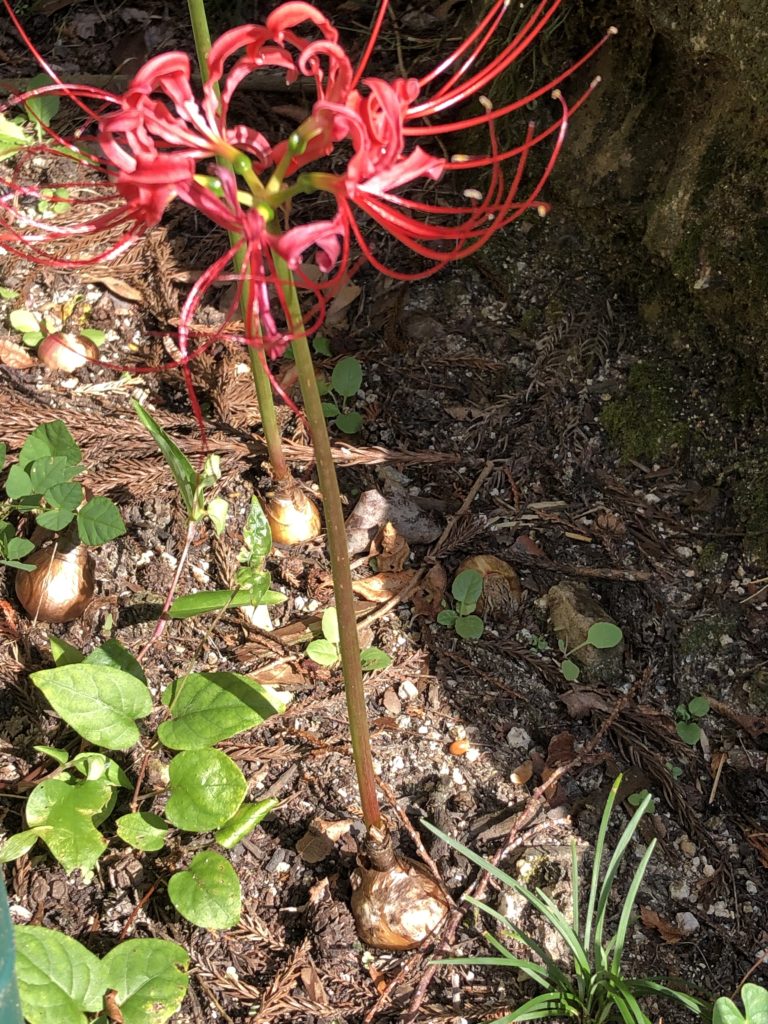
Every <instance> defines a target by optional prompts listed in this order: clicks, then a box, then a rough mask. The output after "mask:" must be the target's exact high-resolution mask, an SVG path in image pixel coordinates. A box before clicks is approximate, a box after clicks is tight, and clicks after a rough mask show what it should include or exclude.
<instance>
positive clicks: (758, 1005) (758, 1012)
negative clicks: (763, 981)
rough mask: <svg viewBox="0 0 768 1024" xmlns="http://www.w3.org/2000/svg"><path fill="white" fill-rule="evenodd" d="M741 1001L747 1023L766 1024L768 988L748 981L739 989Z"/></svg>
mask: <svg viewBox="0 0 768 1024" xmlns="http://www.w3.org/2000/svg"><path fill="white" fill-rule="evenodd" d="M741 1001H742V1002H743V1003H744V1009H745V1010H746V1011H747V1020H748V1021H749V1024H768V988H763V986H762V985H755V984H753V983H752V982H751V981H748V982H747V984H746V985H744V986H743V987H742V989H741Z"/></svg>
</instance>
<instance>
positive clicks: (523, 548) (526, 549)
mask: <svg viewBox="0 0 768 1024" xmlns="http://www.w3.org/2000/svg"><path fill="white" fill-rule="evenodd" d="M512 550H513V551H517V552H518V553H520V554H523V555H528V556H529V557H530V558H546V557H547V556H546V554H545V553H544V549H543V548H542V547H540V546H539V545H538V544H537V543H536V541H535V540H532V539H531V537H529V536H528V534H527V533H521V534H520V536H519V537H516V538H515V543H514V544H513V545H512Z"/></svg>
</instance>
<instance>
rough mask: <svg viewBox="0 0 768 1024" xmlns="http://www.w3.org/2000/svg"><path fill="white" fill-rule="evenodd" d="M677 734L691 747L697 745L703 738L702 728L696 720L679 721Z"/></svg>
mask: <svg viewBox="0 0 768 1024" xmlns="http://www.w3.org/2000/svg"><path fill="white" fill-rule="evenodd" d="M676 728H677V735H678V736H679V737H680V739H681V740H682V741H683V743H687V744H688V746H689V747H695V746H696V744H697V743H698V742H699V740H700V739H701V729H700V728H699V726H698V725H697V724H696V723H695V722H678V723H677V726H676Z"/></svg>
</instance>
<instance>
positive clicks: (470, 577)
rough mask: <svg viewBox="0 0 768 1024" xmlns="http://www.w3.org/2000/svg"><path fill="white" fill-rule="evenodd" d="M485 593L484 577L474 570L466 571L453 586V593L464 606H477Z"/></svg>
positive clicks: (458, 576) (456, 579) (455, 580)
mask: <svg viewBox="0 0 768 1024" xmlns="http://www.w3.org/2000/svg"><path fill="white" fill-rule="evenodd" d="M482 592H483V577H482V576H481V575H480V573H479V572H476V571H475V570H474V569H464V571H463V572H460V573H459V574H458V575H457V576H456V578H455V579H454V581H453V584H452V585H451V593H452V594H453V596H454V598H455V599H456V600H457V601H459V602H460V603H462V604H477V602H478V600H479V599H480V595H481V594H482Z"/></svg>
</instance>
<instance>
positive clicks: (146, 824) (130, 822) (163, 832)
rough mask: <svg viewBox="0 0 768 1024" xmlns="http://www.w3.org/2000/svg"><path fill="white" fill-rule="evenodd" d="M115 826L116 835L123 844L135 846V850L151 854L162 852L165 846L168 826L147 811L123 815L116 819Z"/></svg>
mask: <svg viewBox="0 0 768 1024" xmlns="http://www.w3.org/2000/svg"><path fill="white" fill-rule="evenodd" d="M116 825H117V834H118V835H119V836H120V838H121V839H122V840H123V842H124V843H128V845H129V846H135V847H136V849H137V850H145V851H147V852H151V851H153V850H162V848H163V847H164V846H165V837H166V836H167V834H168V826H167V825H166V823H165V822H164V821H163V819H162V818H160V817H158V816H157V815H156V814H150V813H149V812H148V811H138V812H136V813H135V814H124V815H123V816H122V817H121V818H118V819H117V822H116Z"/></svg>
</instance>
